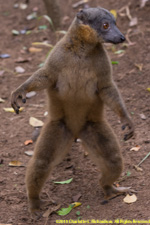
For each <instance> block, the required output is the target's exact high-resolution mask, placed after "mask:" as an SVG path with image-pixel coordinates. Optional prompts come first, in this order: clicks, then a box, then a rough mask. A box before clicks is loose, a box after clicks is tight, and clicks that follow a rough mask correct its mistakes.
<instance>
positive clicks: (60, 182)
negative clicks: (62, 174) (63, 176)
mask: <svg viewBox="0 0 150 225" xmlns="http://www.w3.org/2000/svg"><path fill="white" fill-rule="evenodd" d="M72 180H73V178H70V179H69V180H64V181H54V183H55V184H70V183H71V181H72Z"/></svg>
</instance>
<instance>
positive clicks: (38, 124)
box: [29, 117, 44, 127]
mask: <svg viewBox="0 0 150 225" xmlns="http://www.w3.org/2000/svg"><path fill="white" fill-rule="evenodd" d="M29 124H30V125H31V126H33V127H42V126H43V124H44V123H43V122H42V121H41V120H38V119H36V118H35V117H30V119H29Z"/></svg>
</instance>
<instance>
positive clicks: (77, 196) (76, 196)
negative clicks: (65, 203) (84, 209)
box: [72, 193, 82, 202]
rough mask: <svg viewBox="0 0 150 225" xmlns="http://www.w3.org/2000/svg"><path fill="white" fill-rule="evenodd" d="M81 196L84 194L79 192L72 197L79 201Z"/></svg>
mask: <svg viewBox="0 0 150 225" xmlns="http://www.w3.org/2000/svg"><path fill="white" fill-rule="evenodd" d="M81 196H82V195H81V193H79V194H77V195H75V196H73V197H72V199H73V201H74V202H77V201H78V200H79V199H80V198H81Z"/></svg>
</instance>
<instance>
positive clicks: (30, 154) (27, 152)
mask: <svg viewBox="0 0 150 225" xmlns="http://www.w3.org/2000/svg"><path fill="white" fill-rule="evenodd" d="M24 153H25V154H26V155H28V156H32V155H33V153H34V152H33V151H25V152H24Z"/></svg>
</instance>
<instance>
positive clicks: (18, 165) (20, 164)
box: [9, 161, 23, 167]
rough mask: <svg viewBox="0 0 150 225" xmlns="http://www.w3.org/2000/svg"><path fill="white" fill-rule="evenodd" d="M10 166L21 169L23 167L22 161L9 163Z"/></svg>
mask: <svg viewBox="0 0 150 225" xmlns="http://www.w3.org/2000/svg"><path fill="white" fill-rule="evenodd" d="M9 166H17V167H20V166H23V164H22V162H20V161H11V162H10V163H9Z"/></svg>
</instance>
